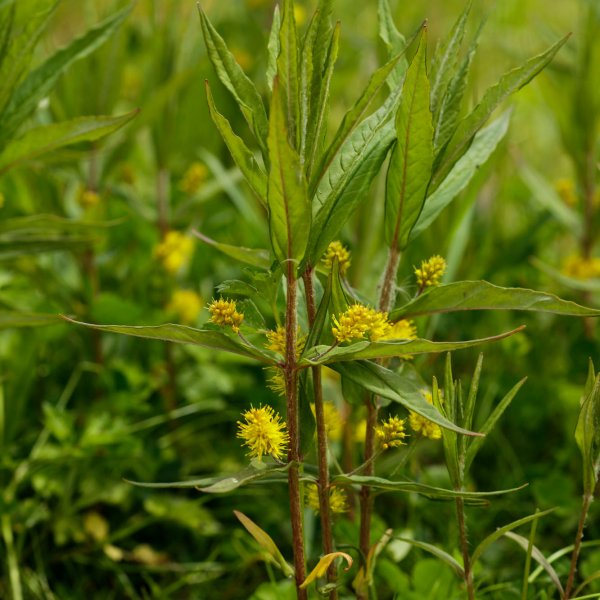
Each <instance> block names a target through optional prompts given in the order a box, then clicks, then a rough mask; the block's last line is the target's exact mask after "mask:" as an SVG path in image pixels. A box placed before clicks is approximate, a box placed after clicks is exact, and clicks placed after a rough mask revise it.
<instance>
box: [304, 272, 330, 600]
mask: <svg viewBox="0 0 600 600" xmlns="http://www.w3.org/2000/svg"><path fill="white" fill-rule="evenodd" d="M303 280H304V290H305V292H306V306H307V312H308V324H309V325H310V327H312V326H313V324H314V322H315V317H316V314H317V303H316V299H315V290H314V286H313V272H312V270H307V271H306V272H305V273H304V275H303ZM312 376H313V388H314V396H315V420H316V422H317V461H318V466H319V485H318V486H317V487H318V492H319V513H320V515H321V535H322V538H323V553H324V554H331V553H332V552H333V551H334V545H333V532H332V529H331V509H330V507H329V489H330V486H329V464H328V461H327V428H326V426H325V411H324V408H323V386H322V382H321V367H320V366H315V367H312ZM336 580H337V569H336V567H335V563H331V566H330V567H329V569H328V571H327V581H328V582H329V583H335V581H336ZM337 597H338V594H337V590H335V589H334V590H332V591H331V592H330V593H329V598H330V599H331V600H337Z"/></svg>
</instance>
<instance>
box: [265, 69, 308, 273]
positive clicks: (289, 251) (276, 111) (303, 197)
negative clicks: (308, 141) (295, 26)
mask: <svg viewBox="0 0 600 600" xmlns="http://www.w3.org/2000/svg"><path fill="white" fill-rule="evenodd" d="M268 146H269V162H270V164H271V169H270V172H269V183H268V192H267V201H268V205H269V231H270V235H271V243H272V246H273V251H274V253H275V256H276V258H277V259H278V260H279V261H280V262H284V261H287V260H291V261H294V263H299V262H300V261H301V260H302V258H303V257H304V253H305V251H306V245H307V242H308V236H309V233H310V228H311V227H310V222H311V208H310V203H309V201H308V196H307V190H306V181H305V180H304V175H303V173H302V169H301V166H300V159H299V157H298V153H297V152H296V151H295V150H294V149H293V148H292V146H290V142H289V138H288V129H287V124H286V119H285V115H284V112H283V106H282V98H281V95H280V87H279V83H278V80H277V79H276V80H275V84H274V86H273V98H272V101H271V116H270V124H269V140H268Z"/></svg>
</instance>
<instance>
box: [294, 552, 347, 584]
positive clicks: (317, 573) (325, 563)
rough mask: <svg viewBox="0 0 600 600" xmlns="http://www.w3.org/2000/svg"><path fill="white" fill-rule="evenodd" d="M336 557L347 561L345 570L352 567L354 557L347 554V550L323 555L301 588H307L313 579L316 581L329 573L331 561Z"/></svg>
mask: <svg viewBox="0 0 600 600" xmlns="http://www.w3.org/2000/svg"><path fill="white" fill-rule="evenodd" d="M336 558H343V559H344V560H345V561H346V563H347V564H348V566H347V567H346V568H345V569H344V570H345V571H348V570H350V567H352V557H351V556H350V555H349V554H346V553H345V552H331V553H330V554H326V555H325V556H322V557H321V559H320V560H319V562H318V563H317V565H316V567H315V568H314V569H313V570H312V571H311V572H310V574H309V575H308V577H307V578H306V579H305V580H304V581H303V582H302V585H300V589H305V588H307V587H308V586H309V585H310V584H311V583H312V582H313V581H316V580H317V579H318V578H319V577H324V576H325V574H326V573H327V569H328V568H329V566H330V565H331V563H332V562H333V561H334V560H335V559H336Z"/></svg>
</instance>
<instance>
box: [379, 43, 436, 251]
mask: <svg viewBox="0 0 600 600" xmlns="http://www.w3.org/2000/svg"><path fill="white" fill-rule="evenodd" d="M426 60H427V44H426V34H425V33H424V34H423V37H422V38H421V41H420V43H419V49H418V50H417V53H416V55H415V57H414V59H413V62H412V64H411V65H410V67H409V69H408V72H407V74H406V79H405V81H404V87H403V90H402V101H401V103H400V107H399V109H398V116H397V117H396V136H397V138H398V139H397V141H396V145H395V147H394V150H393V152H392V156H391V158H390V165H389V168H388V175H387V185H386V194H385V231H386V238H387V242H388V243H389V244H390V245H392V246H394V247H397V248H398V249H403V248H404V247H405V246H406V244H407V243H408V236H409V234H410V232H411V230H412V228H413V227H414V225H415V223H416V222H417V219H418V218H419V214H420V213H421V209H422V207H423V202H424V200H425V194H426V192H427V186H428V184H429V178H430V177H431V168H432V164H433V126H432V124H431V111H430V110H429V80H428V79H427V63H426Z"/></svg>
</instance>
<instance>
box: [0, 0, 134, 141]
mask: <svg viewBox="0 0 600 600" xmlns="http://www.w3.org/2000/svg"><path fill="white" fill-rule="evenodd" d="M131 8H132V7H131V5H130V6H127V7H125V8H124V9H123V10H120V11H118V12H117V13H115V14H114V15H112V16H110V17H109V18H108V19H106V20H105V21H103V22H102V23H100V24H98V25H97V26H96V27H93V28H91V29H90V30H89V31H87V32H86V33H85V34H84V35H82V36H81V37H79V38H77V39H76V40H74V41H73V42H71V44H69V45H68V46H67V47H65V48H63V49H61V50H59V51H58V52H56V53H55V54H53V55H52V56H51V57H50V58H48V59H47V60H46V61H45V62H43V63H42V64H41V65H40V66H39V67H37V68H36V69H35V70H33V71H31V72H30V73H29V75H27V77H26V78H25V80H24V81H23V82H22V83H21V84H20V85H19V87H18V88H17V89H16V90H15V93H14V94H13V96H12V98H11V100H10V103H9V104H8V106H7V107H6V111H5V112H4V114H3V116H2V119H1V120H0V137H2V138H4V139H6V138H9V137H10V136H12V134H13V133H14V132H15V131H16V130H17V129H18V128H19V127H20V125H21V124H22V123H23V121H25V119H26V118H27V117H28V116H29V115H30V114H31V113H32V112H33V111H34V110H35V109H36V108H37V106H38V104H39V102H40V100H41V99H42V98H45V97H46V96H47V95H48V93H49V92H50V91H51V90H52V88H53V87H54V85H55V84H56V82H57V81H58V78H59V77H60V76H61V74H62V73H63V72H64V71H65V70H66V69H67V68H68V67H69V66H70V65H71V64H72V63H73V62H75V61H76V60H79V59H81V58H84V57H86V56H88V55H89V54H90V53H91V52H93V51H94V50H95V49H96V48H97V47H98V46H100V45H101V44H103V43H104V42H105V41H106V40H107V39H108V38H110V36H111V35H113V33H114V32H115V31H116V30H117V28H118V27H119V26H120V25H121V23H122V22H123V20H124V19H125V17H126V16H127V15H128V14H129V13H130V12H131Z"/></svg>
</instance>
